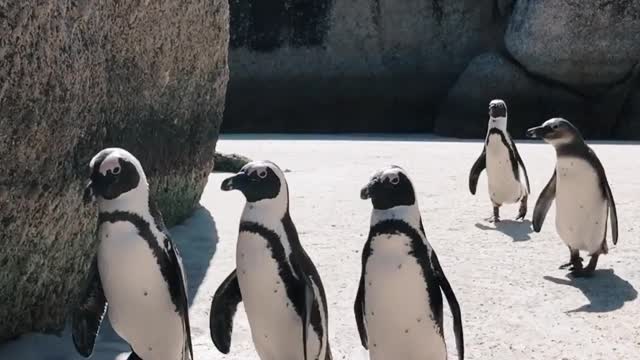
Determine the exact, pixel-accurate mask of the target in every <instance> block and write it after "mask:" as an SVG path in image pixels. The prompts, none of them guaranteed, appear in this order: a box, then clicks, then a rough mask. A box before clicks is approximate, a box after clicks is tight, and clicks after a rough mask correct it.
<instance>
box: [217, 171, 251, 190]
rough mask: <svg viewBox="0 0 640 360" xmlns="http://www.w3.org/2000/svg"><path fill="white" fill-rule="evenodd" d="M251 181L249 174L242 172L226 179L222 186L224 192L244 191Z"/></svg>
mask: <svg viewBox="0 0 640 360" xmlns="http://www.w3.org/2000/svg"><path fill="white" fill-rule="evenodd" d="M248 180H249V176H247V174H245V173H243V172H241V173H238V174H236V175H234V176H232V177H230V178H227V179H225V180H224V181H223V182H222V184H221V185H220V189H221V190H222V191H231V190H242V189H243V188H244V187H245V186H246V185H247V182H248Z"/></svg>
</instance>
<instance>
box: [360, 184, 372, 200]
mask: <svg viewBox="0 0 640 360" xmlns="http://www.w3.org/2000/svg"><path fill="white" fill-rule="evenodd" d="M370 197H371V194H370V193H369V184H367V185H366V186H365V187H363V188H362V190H360V199H362V200H367V199H368V198H370Z"/></svg>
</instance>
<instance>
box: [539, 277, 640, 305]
mask: <svg viewBox="0 0 640 360" xmlns="http://www.w3.org/2000/svg"><path fill="white" fill-rule="evenodd" d="M544 279H545V280H548V281H551V282H552V283H554V284H560V285H568V286H573V287H575V288H577V289H579V290H580V291H582V293H583V294H584V296H585V297H586V298H587V299H589V304H585V305H583V306H581V307H579V308H577V309H574V310H569V311H567V312H568V313H574V312H590V313H605V312H610V311H615V310H618V309H620V308H622V307H623V306H624V303H625V302H629V301H633V300H635V299H636V298H637V297H638V292H637V291H636V289H635V288H634V287H633V285H631V283H629V282H628V281H626V280H624V279H622V278H621V277H619V276H618V275H616V274H615V273H614V272H613V269H602V270H596V271H595V273H594V275H593V277H591V278H573V277H571V276H570V275H567V279H558V278H554V277H551V276H545V277H544Z"/></svg>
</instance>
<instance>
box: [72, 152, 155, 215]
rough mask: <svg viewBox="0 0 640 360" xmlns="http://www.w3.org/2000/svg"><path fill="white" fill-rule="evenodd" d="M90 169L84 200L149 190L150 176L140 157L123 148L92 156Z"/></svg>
mask: <svg viewBox="0 0 640 360" xmlns="http://www.w3.org/2000/svg"><path fill="white" fill-rule="evenodd" d="M89 169H90V171H91V174H90V177H89V183H88V184H87V187H86V188H85V190H84V196H83V199H84V201H85V203H88V202H91V201H93V200H95V199H97V200H99V201H104V200H107V201H109V200H115V199H121V198H123V197H126V196H128V195H131V194H134V193H136V194H137V193H144V194H147V193H148V185H147V178H146V176H145V174H144V171H143V170H142V165H140V161H138V159H136V157H135V156H133V155H131V153H129V152H128V151H126V150H124V149H120V148H107V149H104V150H102V151H100V152H99V153H98V154H96V155H95V156H94V157H93V159H91V162H90V163H89Z"/></svg>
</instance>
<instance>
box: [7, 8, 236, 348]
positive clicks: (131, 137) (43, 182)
mask: <svg viewBox="0 0 640 360" xmlns="http://www.w3.org/2000/svg"><path fill="white" fill-rule="evenodd" d="M0 14H1V16H0V129H1V130H0V163H1V164H2V171H0V248H2V249H3V250H2V251H0V268H1V269H2V271H1V272H0V341H3V340H5V339H8V338H11V337H14V336H17V335H20V334H23V333H26V332H30V331H56V330H60V329H61V328H62V327H63V323H64V319H65V316H66V314H67V312H68V310H69V307H70V306H71V305H73V303H74V301H75V298H76V290H77V289H76V287H77V284H78V283H80V282H82V280H83V279H84V277H85V269H86V268H87V267H88V264H89V261H90V259H91V256H92V254H93V253H94V251H95V245H96V241H95V234H94V232H95V218H96V210H95V209H94V208H89V207H85V206H83V205H82V203H81V193H82V189H83V187H84V184H85V181H86V179H87V176H88V174H87V172H88V162H89V160H90V159H91V157H92V156H93V155H94V154H95V153H96V152H98V151H99V150H100V149H102V148H104V147H107V146H119V147H124V148H126V149H128V150H129V151H131V152H132V153H133V154H134V155H136V156H137V157H138V158H139V159H140V161H141V162H142V165H143V166H144V168H145V169H146V172H147V174H148V175H149V182H150V185H151V191H152V193H153V196H155V197H156V199H157V200H158V202H159V206H160V208H161V209H162V211H163V213H164V215H165V220H167V222H168V223H169V224H173V223H175V222H177V221H179V220H180V219H182V218H184V217H185V216H186V215H187V214H188V213H190V211H191V209H192V207H193V205H194V204H196V203H197V202H198V200H199V197H200V193H201V191H202V189H203V187H204V185H205V183H206V181H207V175H208V174H209V172H210V170H211V167H212V166H213V158H212V156H211V154H212V153H213V152H214V149H215V144H216V140H217V135H218V131H219V127H220V124H221V120H222V112H223V109H224V99H225V91H226V83H227V80H228V67H227V45H228V4H227V2H226V1H225V0H213V1H191V2H188V3H182V2H178V1H165V2H148V1H147V2H90V1H74V2H68V1H57V0H52V1H49V2H9V3H7V2H4V3H0Z"/></svg>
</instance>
